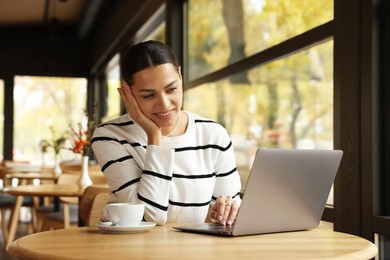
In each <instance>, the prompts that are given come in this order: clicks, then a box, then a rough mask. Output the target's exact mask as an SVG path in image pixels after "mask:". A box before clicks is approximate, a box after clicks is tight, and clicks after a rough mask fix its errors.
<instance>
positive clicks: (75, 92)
mask: <svg viewBox="0 0 390 260" xmlns="http://www.w3.org/2000/svg"><path fill="white" fill-rule="evenodd" d="M86 96H87V80H86V79H84V78H57V77H27V76H17V77H15V86H14V106H15V112H14V149H13V159H14V160H28V161H30V162H32V163H40V162H41V160H42V158H41V157H42V156H41V151H40V147H39V143H40V141H41V140H42V139H50V138H52V133H51V131H50V127H53V128H54V129H55V132H56V133H57V135H62V134H64V133H65V132H67V131H69V125H70V124H72V125H77V123H78V122H81V120H82V118H83V116H84V110H85V106H86ZM70 145H71V144H70V143H69V147H70ZM61 157H62V160H71V159H75V157H76V154H74V153H73V152H71V151H70V150H68V149H63V150H62V151H61ZM46 160H47V161H48V162H50V161H53V160H54V152H52V151H51V150H50V152H48V154H47V158H46Z"/></svg>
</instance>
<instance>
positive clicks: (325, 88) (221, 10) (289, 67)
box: [184, 0, 334, 201]
mask: <svg viewBox="0 0 390 260" xmlns="http://www.w3.org/2000/svg"><path fill="white" fill-rule="evenodd" d="M304 2H305V3H303V2H302V1H298V2H294V1H266V0H264V1H252V0H241V1H230V0H218V1H205V0H189V1H188V34H187V37H188V41H187V42H188V46H187V49H188V53H186V55H187V64H186V66H187V67H188V68H187V69H186V71H187V74H188V75H187V76H188V78H189V82H187V84H186V86H185V88H186V89H185V94H184V109H186V110H189V111H193V112H195V113H199V114H201V115H203V116H205V117H209V118H211V119H214V120H216V121H218V122H219V123H221V124H222V125H224V126H225V128H226V129H227V130H228V132H229V134H230V135H231V137H232V141H233V145H234V148H235V152H236V159H237V165H238V167H239V172H240V175H241V180H242V183H243V186H245V184H246V180H247V176H248V173H249V169H250V167H251V165H252V160H253V158H254V153H255V151H256V148H257V147H283V148H306V149H308V148H322V149H333V147H334V145H333V131H334V124H333V41H332V32H326V33H328V35H327V36H326V37H325V39H326V40H325V41H324V38H321V39H318V40H317V39H312V38H313V37H311V36H310V33H309V34H304V33H306V31H314V30H318V29H316V27H320V26H323V24H325V23H327V22H329V21H331V20H332V19H333V1H317V2H315V3H314V2H312V1H304ZM326 33H325V34H326ZM294 38H300V40H299V41H298V40H295V39H294ZM274 46H278V48H279V49H278V50H277V51H269V49H271V48H273V47H274ZM237 64H239V65H237ZM330 201H332V199H330Z"/></svg>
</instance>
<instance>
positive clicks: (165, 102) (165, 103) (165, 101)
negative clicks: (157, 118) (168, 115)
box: [158, 94, 171, 108]
mask: <svg viewBox="0 0 390 260" xmlns="http://www.w3.org/2000/svg"><path fill="white" fill-rule="evenodd" d="M158 105H159V106H160V107H162V108H168V107H169V106H170V105H171V101H170V100H169V97H168V96H167V95H165V94H161V95H160V97H159V99H158Z"/></svg>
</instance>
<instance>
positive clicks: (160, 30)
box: [145, 22, 165, 42]
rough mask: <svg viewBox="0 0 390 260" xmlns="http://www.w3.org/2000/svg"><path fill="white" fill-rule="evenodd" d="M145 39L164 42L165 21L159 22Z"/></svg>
mask: <svg viewBox="0 0 390 260" xmlns="http://www.w3.org/2000/svg"><path fill="white" fill-rule="evenodd" d="M147 40H155V41H160V42H165V22H163V23H161V24H160V25H159V26H158V27H157V28H156V29H155V30H153V32H152V33H151V34H149V35H148V37H146V39H145V41H147Z"/></svg>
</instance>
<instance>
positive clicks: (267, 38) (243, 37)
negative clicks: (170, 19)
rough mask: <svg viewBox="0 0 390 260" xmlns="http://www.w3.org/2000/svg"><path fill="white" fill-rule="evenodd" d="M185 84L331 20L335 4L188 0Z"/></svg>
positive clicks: (282, 0) (306, 0) (287, 0)
mask: <svg viewBox="0 0 390 260" xmlns="http://www.w3.org/2000/svg"><path fill="white" fill-rule="evenodd" d="M188 2H189V3H188V35H187V37H188V41H187V42H188V46H187V47H188V57H187V61H188V62H187V66H188V71H189V75H188V78H189V80H192V79H194V78H197V77H199V76H203V75H205V74H208V73H210V72H212V71H215V70H217V69H220V68H222V67H224V66H226V65H228V64H231V63H234V62H236V61H238V60H241V59H243V58H245V57H248V56H250V55H252V54H254V53H257V52H259V51H261V50H264V49H266V48H268V47H270V46H273V45H276V44H278V43H280V42H282V41H284V40H287V39H289V38H291V37H294V36H296V35H298V34H301V33H303V32H305V31H307V30H310V29H312V28H314V27H316V26H318V25H321V24H323V23H326V22H328V21H330V20H332V19H333V1H328V0H320V1H311V0H301V1H290V0H233V1H226V0H225V1H224V0H215V1H208V0H189V1H188Z"/></svg>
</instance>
